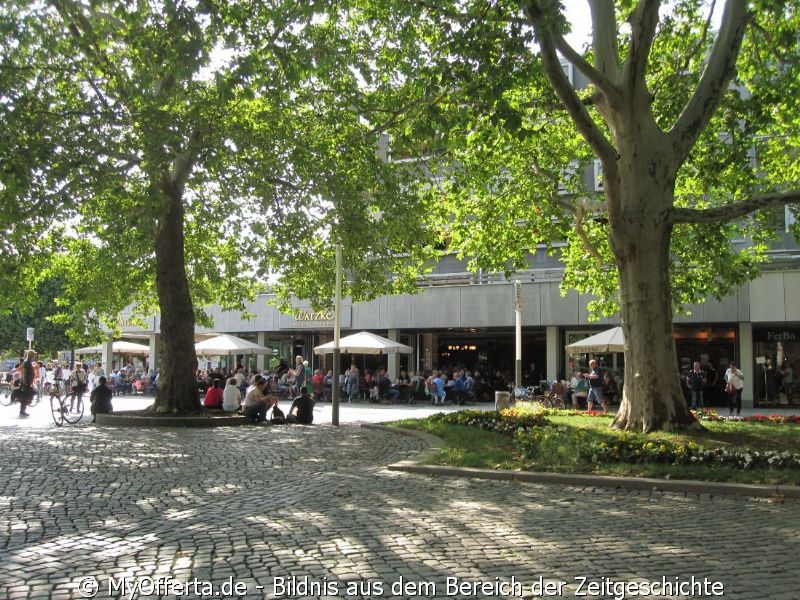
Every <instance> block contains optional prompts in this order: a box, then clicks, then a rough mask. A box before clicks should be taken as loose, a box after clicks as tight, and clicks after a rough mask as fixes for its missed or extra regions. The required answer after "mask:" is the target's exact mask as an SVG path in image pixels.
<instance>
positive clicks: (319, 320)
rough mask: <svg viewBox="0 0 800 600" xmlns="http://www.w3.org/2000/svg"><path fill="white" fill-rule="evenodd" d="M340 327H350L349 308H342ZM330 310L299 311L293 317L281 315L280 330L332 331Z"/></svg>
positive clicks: (332, 318) (332, 314)
mask: <svg viewBox="0 0 800 600" xmlns="http://www.w3.org/2000/svg"><path fill="white" fill-rule="evenodd" d="M340 316H341V326H342V327H345V328H346V327H350V307H349V306H348V307H342V312H341V315H340ZM334 317H335V314H334V312H333V311H332V310H300V311H298V312H296V313H295V314H294V315H286V314H282V315H281V317H280V319H281V328H282V329H333V325H334V323H333V321H334Z"/></svg>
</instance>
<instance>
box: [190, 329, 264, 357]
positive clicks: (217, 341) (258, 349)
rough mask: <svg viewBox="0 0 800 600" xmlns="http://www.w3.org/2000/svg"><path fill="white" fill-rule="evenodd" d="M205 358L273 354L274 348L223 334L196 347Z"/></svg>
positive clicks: (197, 344) (198, 352) (199, 343)
mask: <svg viewBox="0 0 800 600" xmlns="http://www.w3.org/2000/svg"><path fill="white" fill-rule="evenodd" d="M194 349H195V351H196V352H197V354H200V355H203V356H228V355H229V354H272V348H267V347H266V346H262V345H261V344H256V343H255V342H251V341H248V340H245V339H242V338H240V337H236V336H235V335H230V334H228V333H223V334H220V335H217V336H214V337H212V338H209V339H207V340H203V341H202V342H198V343H196V344H195V345H194Z"/></svg>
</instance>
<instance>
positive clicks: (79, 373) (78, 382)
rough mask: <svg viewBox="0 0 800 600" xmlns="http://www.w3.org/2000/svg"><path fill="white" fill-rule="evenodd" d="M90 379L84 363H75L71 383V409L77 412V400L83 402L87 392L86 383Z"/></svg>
mask: <svg viewBox="0 0 800 600" xmlns="http://www.w3.org/2000/svg"><path fill="white" fill-rule="evenodd" d="M87 380H88V377H87V376H86V371H84V369H83V363H80V362H77V363H75V369H74V370H73V371H72V373H71V374H70V382H71V384H72V394H71V395H70V398H69V409H70V410H75V399H76V398H77V399H79V400H80V401H83V394H84V393H85V392H86V382H87Z"/></svg>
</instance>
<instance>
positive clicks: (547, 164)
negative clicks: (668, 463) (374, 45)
mask: <svg viewBox="0 0 800 600" xmlns="http://www.w3.org/2000/svg"><path fill="white" fill-rule="evenodd" d="M358 4H359V7H360V10H361V13H360V14H361V18H362V19H363V21H364V23H368V24H369V25H368V26H369V28H370V29H371V30H373V31H374V32H375V33H374V35H375V37H376V39H390V38H391V39H392V40H393V41H392V43H386V42H385V43H384V46H383V53H380V54H378V53H376V56H379V57H383V56H391V61H386V68H391V66H392V64H402V65H404V66H403V68H404V69H406V70H405V71H404V72H403V75H404V77H403V78H402V80H403V81H404V82H405V85H404V88H403V94H404V99H405V96H407V95H412V96H416V97H417V98H418V99H419V100H420V102H422V103H423V105H424V110H423V111H420V112H419V113H418V116H419V118H418V119H414V120H412V119H409V120H407V121H406V122H404V123H403V127H400V128H397V129H396V130H395V132H394V138H393V141H394V143H395V144H396V145H397V147H398V148H402V149H406V150H407V151H409V152H411V153H413V150H414V149H419V148H423V149H424V150H423V151H421V152H418V153H417V158H418V160H420V161H423V162H426V164H427V165H428V166H429V168H430V169H431V170H432V171H433V172H434V174H435V181H436V182H437V185H436V186H432V187H431V188H430V196H431V198H432V199H433V198H435V199H436V203H437V204H438V206H439V211H438V213H439V228H438V231H440V232H441V235H442V238H443V242H445V243H447V244H449V247H450V248H453V249H458V250H459V251H460V252H461V253H462V254H463V255H464V256H467V257H469V258H470V259H471V260H472V265H473V266H474V267H475V268H488V269H506V270H513V269H514V268H520V267H524V266H525V265H526V262H525V261H526V258H525V257H526V255H527V253H528V252H529V251H530V249H531V248H532V247H533V246H534V244H541V243H544V244H552V245H551V248H552V249H553V251H561V252H563V258H564V260H565V261H566V265H567V272H566V274H565V277H564V285H563V287H564V291H566V290H568V289H570V288H572V289H577V290H579V291H582V292H586V293H592V294H593V295H594V296H595V298H596V300H595V301H593V302H592V303H591V305H590V308H591V309H592V310H593V311H594V313H595V314H596V315H601V314H605V315H612V314H616V313H617V312H618V313H619V315H620V317H621V320H622V325H623V328H624V332H625V337H626V360H625V387H624V394H623V399H622V404H621V407H620V410H619V412H618V414H617V416H616V419H615V421H614V425H615V426H616V427H619V428H626V429H636V430H640V431H645V432H647V431H651V430H653V429H659V428H665V429H670V428H682V427H687V426H694V424H695V420H694V418H693V416H692V415H691V413H690V412H689V411H688V410H687V407H686V403H685V402H684V399H683V396H682V394H681V390H680V387H679V382H678V377H677V371H676V368H677V366H676V351H675V343H674V339H673V326H672V322H673V318H674V315H675V314H676V311H680V310H682V308H683V307H686V306H687V305H689V304H691V303H693V302H701V301H703V300H704V299H706V298H720V297H721V296H723V295H725V294H726V293H729V292H730V291H731V290H732V289H733V288H734V287H735V286H736V285H739V284H742V283H744V282H745V281H747V280H748V279H749V278H752V277H754V276H755V275H756V274H757V272H758V264H759V262H760V261H761V260H762V259H763V257H764V251H765V249H766V248H767V243H768V241H769V240H770V238H771V236H774V235H775V233H776V220H775V218H774V217H775V214H776V212H778V214H779V215H780V217H781V218H780V220H779V221H778V222H779V223H780V224H781V227H782V223H783V219H782V216H783V210H784V205H787V204H789V203H797V202H798V201H799V200H800V191H799V188H800V176H799V175H800V174H799V173H798V169H800V167H798V160H797V158H798V154H797V149H798V147H800V145H799V144H798V142H799V141H800V140H798V134H800V125H799V124H798V116H799V115H800V107H798V99H800V95H798V91H799V90H798V85H800V78H798V72H800V71H799V70H798V57H800V48H799V47H798V37H799V36H800V34H799V33H798V32H799V31H800V14H799V12H800V11H798V3H797V2H788V3H786V2H771V1H756V2H746V1H744V0H728V1H727V2H725V3H724V6H722V5H723V3H721V2H710V3H707V2H700V1H697V0H676V1H674V2H669V3H667V2H661V1H658V0H641V1H640V2H632V1H617V2H613V1H612V0H592V1H590V2H587V3H586V5H585V6H584V7H583V8H582V10H584V12H585V13H586V14H590V15H591V21H592V36H591V42H590V43H589V44H587V46H586V47H573V46H571V45H570V44H569V43H568V42H567V32H568V30H569V24H568V23H567V20H566V17H565V11H564V8H563V3H560V2H557V1H555V0H491V1H487V0H467V1H462V0H436V1H433V0H431V1H426V0H423V1H421V2H414V3H405V2H394V1H392V0H364V1H363V2H360V3H358ZM570 4H571V5H576V4H578V2H571V3H570ZM572 8H574V6H573V7H572ZM714 10H715V11H716V13H714ZM720 11H721V16H720ZM377 60H380V58H378V59H377ZM571 74H572V75H574V77H570V75H571ZM403 101H405V100H403ZM431 149H435V150H436V152H435V153H431V152H430V150H431ZM595 160H599V165H601V167H602V170H601V173H602V174H601V175H598V180H597V184H599V185H597V187H595V180H594V176H593V170H592V166H593V162H594V161H595ZM587 171H588V176H587V175H586V173H587ZM597 190H601V191H597ZM795 208H796V206H795ZM733 238H743V239H745V240H746V241H747V244H744V245H742V244H738V245H737V246H736V247H734V246H733V245H731V244H730V241H731V239H733ZM564 241H566V242H567V247H566V249H562V248H561V245H560V244H555V243H556V242H564Z"/></svg>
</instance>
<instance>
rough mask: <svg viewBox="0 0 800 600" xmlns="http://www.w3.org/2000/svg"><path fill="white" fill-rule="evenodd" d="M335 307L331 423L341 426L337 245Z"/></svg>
mask: <svg viewBox="0 0 800 600" xmlns="http://www.w3.org/2000/svg"><path fill="white" fill-rule="evenodd" d="M333 302H334V305H333V381H331V392H332V393H331V422H332V423H333V424H334V425H335V426H337V427H338V425H339V394H340V391H341V387H340V386H339V375H340V371H341V359H342V357H341V350H340V349H339V338H340V335H341V327H342V322H341V316H342V246H341V244H337V245H336V291H335V295H334V300H333Z"/></svg>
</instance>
